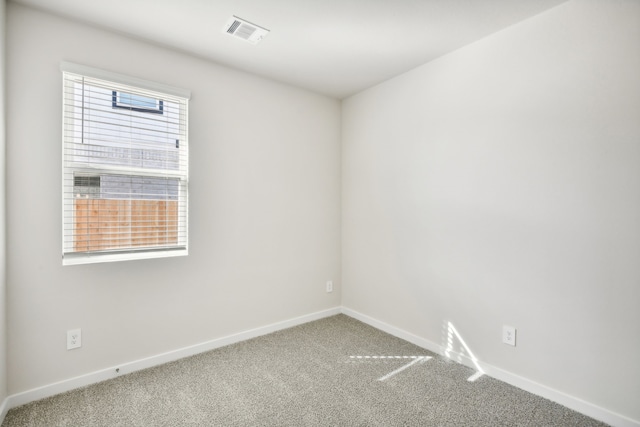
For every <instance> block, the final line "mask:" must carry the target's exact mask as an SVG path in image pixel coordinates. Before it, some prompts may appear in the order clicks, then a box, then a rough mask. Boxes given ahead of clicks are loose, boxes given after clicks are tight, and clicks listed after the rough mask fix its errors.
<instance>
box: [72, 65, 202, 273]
mask: <svg viewBox="0 0 640 427" xmlns="http://www.w3.org/2000/svg"><path fill="white" fill-rule="evenodd" d="M60 70H61V71H62V76H63V88H62V91H63V94H62V99H63V117H62V120H63V125H62V149H63V155H62V181H63V183H62V185H63V187H62V188H63V194H62V196H63V197H62V199H63V200H62V211H63V212H62V221H63V224H62V264H63V265H75V264H89V263H102V262H113V261H125V260H136V259H149V258H166V257H174V256H186V255H188V253H189V252H188V240H189V239H188V235H189V231H188V223H189V221H188V182H189V167H188V100H189V98H190V97H191V93H190V91H188V90H185V89H181V88H176V87H173V86H169V85H164V84H160V83H155V82H150V81H147V80H144V79H139V78H135V77H130V76H126V75H122V74H118V73H112V72H109V71H104V70H99V69H96V68H92V67H87V66H84V65H79V64H73V63H70V62H62V63H61V64H60ZM68 74H70V75H75V76H83V77H85V78H91V79H99V80H103V81H105V82H108V83H109V84H113V86H112V87H113V90H114V91H116V90H120V89H123V90H125V91H126V89H127V88H136V89H140V90H144V91H149V93H155V94H160V95H162V96H163V97H164V98H165V99H167V98H175V99H179V100H180V102H181V108H180V111H181V115H182V116H183V118H182V120H181V121H180V122H181V124H180V134H181V138H180V139H179V149H180V152H179V154H178V156H184V157H183V158H182V157H179V160H178V162H179V164H180V166H179V168H178V170H176V171H172V170H167V169H161V170H160V172H161V173H158V170H156V171H155V172H150V171H149V170H148V169H142V168H136V167H126V168H124V167H122V166H119V165H95V164H91V165H87V164H76V162H75V160H69V158H68V157H69V156H68V155H66V154H65V149H68V147H69V146H68V145H67V144H68V143H67V142H66V140H67V137H68V134H69V133H70V132H73V130H72V127H71V126H70V125H69V123H68V121H67V119H65V114H66V112H67V111H66V110H67V108H69V107H68V106H66V105H65V90H66V89H67V88H66V85H67V83H66V80H67V79H66V76H67V75H68ZM110 87H111V86H110ZM134 110H136V109H134ZM137 111H138V110H137ZM154 113H158V111H155V112H154ZM160 113H162V111H161V110H160ZM176 148H178V143H177V142H176ZM180 159H182V160H180ZM87 171H89V172H90V174H94V173H95V175H100V176H101V174H110V173H113V174H119V175H128V174H130V176H135V177H140V176H142V177H144V176H149V177H160V176H164V177H165V178H177V179H179V195H178V200H179V203H178V206H179V210H180V209H182V210H183V211H184V212H183V213H181V214H180V213H179V215H178V228H179V230H180V232H179V234H178V242H177V244H175V245H170V246H162V247H153V246H151V247H146V248H134V247H132V248H129V249H115V250H114V249H111V250H109V249H107V250H101V251H86V252H76V251H75V250H73V249H71V248H72V246H73V244H74V242H75V240H74V237H73V236H74V233H75V231H74V230H73V228H74V227H75V218H73V215H74V210H73V207H72V205H73V202H72V201H71V200H72V199H71V198H70V197H68V196H66V195H65V193H67V194H68V193H69V185H73V184H69V180H70V179H71V180H73V177H74V176H77V174H78V173H79V172H80V173H82V172H84V173H85V174H86V172H87ZM94 171H95V172H94Z"/></svg>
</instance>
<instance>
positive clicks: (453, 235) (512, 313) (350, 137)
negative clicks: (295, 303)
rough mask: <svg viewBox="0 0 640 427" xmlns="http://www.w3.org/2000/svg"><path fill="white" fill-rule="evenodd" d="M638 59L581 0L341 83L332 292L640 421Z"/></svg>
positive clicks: (611, 10)
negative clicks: (354, 88)
mask: <svg viewBox="0 0 640 427" xmlns="http://www.w3.org/2000/svg"><path fill="white" fill-rule="evenodd" d="M638 76H640V2H635V1H628V0H615V1H614V0H609V1H606V2H603V1H598V0H584V1H583V0H578V1H570V2H568V3H565V4H563V5H561V6H558V7H557V8H554V9H551V10H550V11H548V12H546V13H543V14H541V15H538V16H536V17H534V18H532V19H530V20H527V21H524V22H522V23H520V24H518V25H515V26H513V27H510V28H508V29H506V30H504V31H501V32H499V33H497V34H495V35H493V36H490V37H488V38H486V39H483V40H481V41H479V42H476V43H474V44H472V45H470V46H468V47H465V48H463V49H460V50H458V51H456V52H453V53H451V54H449V55H447V56H445V57H442V58H440V59H438V60H436V61H434V62H432V63H429V64H426V65H424V66H422V67H419V68H417V69H415V70H413V71H411V72H408V73H406V74H404V75H401V76H398V77H397V78H394V79H392V80H390V81H387V82H385V83H383V84H380V85H379V86H376V87H374V88H371V89H369V90H366V91H364V92H362V93H360V94H358V95H355V96H353V97H351V98H349V99H347V100H345V101H344V103H343V131H342V135H343V140H342V143H343V158H342V162H343V167H342V173H343V195H342V205H343V216H342V227H343V231H342V251H343V261H342V265H343V276H342V279H343V305H344V306H345V307H348V308H350V309H353V310H356V311H358V312H360V313H362V314H365V315H368V316H370V317H373V318H375V319H378V320H379V321H382V322H386V323H388V324H390V325H393V326H394V327H396V328H400V329H403V330H405V331H408V332H410V333H413V334H415V335H418V336H419V337H422V338H424V339H426V340H429V341H431V342H435V343H438V344H441V345H443V346H446V340H447V336H446V331H443V325H445V324H446V322H449V321H450V322H451V323H452V324H453V325H454V326H455V328H456V329H457V330H458V332H459V333H460V335H461V337H462V338H463V340H464V341H466V343H467V345H468V346H469V349H470V350H471V351H472V352H473V353H474V354H475V356H476V357H477V358H478V359H479V360H480V361H483V362H485V363H487V364H490V365H493V366H495V367H498V368H501V369H503V370H506V371H508V372H511V373H513V374H515V375H519V376H522V377H524V378H526V379H528V380H531V381H534V382H538V383H541V384H543V385H546V386H548V387H551V388H553V389H556V390H558V391H561V392H564V393H568V394H570V395H572V396H574V397H577V398H579V399H584V400H585V401H587V402H589V403H591V404H594V405H598V406H600V407H603V408H605V409H607V410H609V411H612V412H615V413H618V414H621V415H623V416H626V417H630V418H632V419H635V420H640V405H639V404H638V402H640V364H639V363H638V360H640V310H638V303H639V302H640V261H639V260H640V79H639V78H638ZM503 324H508V325H513V326H515V327H516V328H517V330H518V335H517V339H518V342H517V347H515V348H513V347H509V346H507V345H504V344H502V343H501V333H502V325H503ZM456 346H459V343H456Z"/></svg>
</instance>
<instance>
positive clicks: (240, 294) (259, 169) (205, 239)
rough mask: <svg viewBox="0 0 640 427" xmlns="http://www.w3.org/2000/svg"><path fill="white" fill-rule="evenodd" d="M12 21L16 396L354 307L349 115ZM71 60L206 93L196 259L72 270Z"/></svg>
mask: <svg viewBox="0 0 640 427" xmlns="http://www.w3.org/2000/svg"><path fill="white" fill-rule="evenodd" d="M7 13H8V31H9V32H8V46H7V54H8V63H7V65H8V67H7V77H8V86H7V96H8V104H9V105H10V106H11V108H8V111H7V128H8V135H7V184H8V190H7V208H8V209H7V224H8V236H7V240H8V254H7V270H8V291H9V292H8V316H9V317H8V318H9V329H8V339H9V352H8V364H9V366H10V370H9V373H8V389H9V394H15V393H19V392H22V391H25V390H29V389H32V388H34V387H38V386H43V385H47V384H50V383H53V382H55V381H59V380H63V379H69V378H72V377H74V376H77V375H81V374H84V373H89V372H94V371H97V370H99V369H101V368H107V367H110V366H115V365H117V364H119V363H124V362H130V361H134V360H139V359H141V358H144V357H148V356H154V355H157V354H160V353H163V352H166V351H171V350H175V349H179V348H183V347H186V346H189V345H194V344H198V343H201V342H204V341H208V340H212V339H216V338H219V337H224V336H227V335H231V334H234V333H238V332H243V331H246V330H249V329H252V328H256V327H261V326H264V325H268V324H271V323H275V322H278V321H282V320H288V319H292V318H295V317H298V316H301V315H307V314H309V313H313V312H316V311H320V310H324V309H327V308H331V307H337V306H339V303H340V298H341V297H340V285H339V279H340V277H339V276H340V237H339V233H340V225H339V224H340V181H339V180H340V145H339V143H340V104H339V102H338V101H337V100H334V99H330V98H326V97H323V96H319V95H316V94H312V93H310V92H307V91H304V90H300V89H297V88H293V87H290V86H286V85H283V84H279V83H275V82H272V81H269V80H265V79H262V78H257V77H254V76H251V75H249V74H245V73H241V72H237V71H235V70H231V69H228V68H224V67H221V66H217V65H214V64H212V63H210V62H206V61H203V60H200V59H197V58H194V57H192V56H188V55H184V54H181V53H179V52H175V51H171V50H167V49H165V48H162V47H159V46H153V45H149V44H146V43H143V42H141V41H138V40H133V39H130V38H127V37H124V36H122V35H116V34H113V33H109V32H105V31H101V30H98V29H95V28H92V27H89V26H85V25H81V24H78V23H75V22H71V21H67V20H65V19H62V18H58V17H54V16H52V15H48V14H45V13H42V12H39V11H35V10H32V9H29V8H25V7H24V6H20V5H16V4H13V3H9V5H8V8H7ZM229 42H230V43H238V41H237V40H234V39H229ZM238 48H239V49H251V48H255V47H254V46H251V45H244V44H242V43H240V44H239V45H238ZM62 60H64V61H70V62H75V63H79V64H84V65H88V66H91V67H96V68H102V69H105V70H109V71H114V72H117V73H122V74H127V75H131V76H134V77H141V78H146V79H148V80H152V81H157V82H160V83H164V84H168V85H172V86H177V87H183V88H186V89H189V90H191V94H192V98H191V103H190V110H189V113H190V120H189V122H190V128H189V136H190V155H191V161H190V194H189V196H190V197H189V199H190V201H189V203H190V217H189V229H190V245H189V250H190V254H189V256H188V257H180V258H171V259H161V260H144V261H132V262H120V263H110V264H94V265H83V266H66V267H63V266H62V263H61V255H60V252H61V236H62V234H61V123H62V118H61V114H62V112H61V102H62V101H61V91H62V87H61V84H62V83H61V82H62V80H61V73H60V71H59V64H60V61H62ZM329 279H333V280H334V284H335V289H334V292H333V293H326V292H325V282H326V281H327V280H329ZM73 328H82V348H81V349H77V350H72V351H67V350H66V347H65V345H66V344H65V343H66V338H65V336H66V330H67V329H73Z"/></svg>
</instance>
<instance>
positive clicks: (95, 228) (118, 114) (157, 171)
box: [61, 63, 189, 264]
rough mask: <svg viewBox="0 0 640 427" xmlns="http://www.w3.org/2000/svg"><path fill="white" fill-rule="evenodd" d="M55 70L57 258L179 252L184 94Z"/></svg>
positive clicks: (184, 211) (184, 181)
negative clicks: (59, 132) (59, 133)
mask: <svg viewBox="0 0 640 427" xmlns="http://www.w3.org/2000/svg"><path fill="white" fill-rule="evenodd" d="M61 68H62V71H63V264H77V263H88V262H104V261H116V260H128V259H139V258H150V257H164V256H175V255H186V254H187V246H188V245H187V243H188V221H187V220H188V197H187V196H188V176H189V174H188V147H189V144H188V132H187V123H188V117H187V110H188V108H187V107H188V92H184V91H181V90H179V89H175V88H171V87H166V88H165V87H164V86H161V85H157V84H154V83H150V82H145V81H141V80H138V79H133V78H128V77H126V76H121V75H116V74H111V73H107V72H102V71H100V70H93V69H90V68H87V67H82V66H76V65H73V64H66V63H65V64H63V66H62V67H61ZM131 82H133V83H131ZM162 89H166V90H162ZM185 95H186V96H185Z"/></svg>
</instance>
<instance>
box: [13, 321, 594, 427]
mask: <svg viewBox="0 0 640 427" xmlns="http://www.w3.org/2000/svg"><path fill="white" fill-rule="evenodd" d="M473 374H474V371H473V370H472V369H469V368H467V367H465V366H462V365H459V364H457V363H454V362H451V361H448V360H447V359H445V358H443V357H440V356H438V355H435V354H433V353H430V352H428V351H426V350H424V349H422V348H420V347H417V346H415V345H413V344H410V343H408V342H406V341H403V340H401V339H398V338H395V337H393V336H391V335H388V334H386V333H384V332H381V331H379V330H377V329H374V328H372V327H370V326H368V325H365V324H363V323H361V322H359V321H357V320H354V319H352V318H350V317H347V316H345V315H337V316H333V317H330V318H327V319H322V320H319V321H315V322H311V323H307V324H305V325H301V326H297V327H294V328H291V329H287V330H284V331H280V332H276V333H273V334H270V335H266V336H263V337H259V338H255V339H252V340H249V341H245V342H242V343H238V344H234V345H231V346H228V347H223V348H220V349H217V350H213V351H210V352H207V353H203V354H200V355H197V356H193V357H190V358H186V359H182V360H179V361H177V362H172V363H169V364H166V365H163V366H159V367H155V368H151V369H147V370H144V371H139V372H136V373H133V374H129V375H124V376H122V377H119V378H116V379H113V380H109V381H106V382H103V383H99V384H96V385H92V386H89V387H85V388H82V389H78V390H74V391H71V392H68V393H64V394H61V395H58V396H54V397H51V398H48V399H44V400H41V401H38V402H33V403H30V404H27V405H24V406H22V407H19V408H14V409H12V410H10V411H9V413H8V414H7V417H6V419H5V420H4V422H3V423H2V427H17V426H34V427H35V426H46V427H52V426H74V427H78V426H92V427H94V426H105V427H106V426H109V427H112V426H127V427H131V426H172V427H173V426H242V427H245V426H296V427H301V426H385V427H386V426H474V427H475V426H492V427H493V426H536V427H540V426H580V427H587V426H604V425H605V424H602V423H600V422H598V421H595V420H593V419H591V418H588V417H586V416H584V415H581V414H579V413H577V412H574V411H572V410H570V409H568V408H565V407H563V406H561V405H558V404H555V403H552V402H550V401H548V400H545V399H543V398H540V397H537V396H534V395H532V394H530V393H527V392H525V391H523V390H520V389H518V388H515V387H512V386H510V385H507V384H505V383H502V382H500V381H497V380H495V379H492V378H489V377H487V376H486V375H485V376H481V377H480V378H478V379H477V380H476V381H474V382H470V381H467V379H468V378H469V377H470V376H472V375H473Z"/></svg>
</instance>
